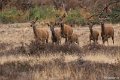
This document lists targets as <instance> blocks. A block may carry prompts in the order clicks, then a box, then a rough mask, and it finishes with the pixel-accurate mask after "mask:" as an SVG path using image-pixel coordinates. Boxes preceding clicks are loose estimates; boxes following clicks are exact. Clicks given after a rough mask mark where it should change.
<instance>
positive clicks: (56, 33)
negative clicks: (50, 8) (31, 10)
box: [47, 23, 61, 45]
mask: <svg viewBox="0 0 120 80" xmlns="http://www.w3.org/2000/svg"><path fill="white" fill-rule="evenodd" d="M47 24H48V26H49V27H50V30H51V33H52V36H51V39H52V43H53V44H54V43H56V44H58V45H59V44H61V30H60V29H59V28H56V29H55V24H53V23H50V24H49V23H47Z"/></svg>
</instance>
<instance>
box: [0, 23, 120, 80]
mask: <svg viewBox="0 0 120 80" xmlns="http://www.w3.org/2000/svg"><path fill="white" fill-rule="evenodd" d="M114 28H115V45H113V44H112V40H110V44H109V46H105V45H102V44H101V43H102V42H101V38H99V44H97V45H96V46H94V45H93V44H92V45H90V44H89V42H88V41H89V40H88V39H89V38H88V36H89V29H88V28H87V27H80V28H77V27H76V28H74V31H75V32H77V33H79V34H80V35H81V36H80V39H79V40H80V45H77V44H71V45H69V44H64V39H63V40H62V45H59V46H58V45H54V46H53V45H52V44H51V43H49V44H47V45H44V46H41V45H39V44H38V43H37V42H34V38H33V32H32V28H30V27H29V24H28V23H25V24H12V25H11V24H9V25H0V36H1V37H0V80H106V79H105V78H107V77H108V78H109V77H115V78H116V79H115V80H119V79H120V60H119V59H120V34H119V33H120V32H119V30H120V28H119V27H117V26H116V25H115V26H114ZM95 29H97V30H98V31H100V28H99V27H95ZM49 42H51V40H50V39H49Z"/></svg>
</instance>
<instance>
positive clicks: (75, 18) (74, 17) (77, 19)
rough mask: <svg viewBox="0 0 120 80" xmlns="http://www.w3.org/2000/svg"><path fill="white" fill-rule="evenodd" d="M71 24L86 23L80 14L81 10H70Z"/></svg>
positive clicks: (69, 19) (68, 19)
mask: <svg viewBox="0 0 120 80" xmlns="http://www.w3.org/2000/svg"><path fill="white" fill-rule="evenodd" d="M66 21H67V22H68V23H70V24H77V25H79V24H82V25H83V24H84V19H83V18H82V16H81V15H80V10H71V11H69V12H68V16H67V20H66Z"/></svg>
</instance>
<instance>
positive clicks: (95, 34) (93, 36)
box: [89, 23, 99, 44]
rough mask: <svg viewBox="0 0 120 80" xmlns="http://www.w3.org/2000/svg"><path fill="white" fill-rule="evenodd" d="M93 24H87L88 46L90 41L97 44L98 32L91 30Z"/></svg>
mask: <svg viewBox="0 0 120 80" xmlns="http://www.w3.org/2000/svg"><path fill="white" fill-rule="evenodd" d="M92 27H93V24H92V23H90V24H89V30H90V35H89V40H90V44H91V40H93V41H94V43H98V37H99V32H98V31H96V30H93V28H92Z"/></svg>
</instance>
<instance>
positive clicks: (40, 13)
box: [29, 6, 56, 20]
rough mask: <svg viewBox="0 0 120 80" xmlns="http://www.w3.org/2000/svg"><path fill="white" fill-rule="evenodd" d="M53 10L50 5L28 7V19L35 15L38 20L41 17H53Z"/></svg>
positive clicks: (41, 18) (33, 17)
mask: <svg viewBox="0 0 120 80" xmlns="http://www.w3.org/2000/svg"><path fill="white" fill-rule="evenodd" d="M55 14H56V12H55V10H54V8H53V7H52V6H50V7H48V6H43V7H38V6H36V7H34V8H31V9H30V15H29V18H30V20H32V19H35V18H36V17H38V18H39V19H40V20H43V19H47V18H48V19H49V18H53V17H55Z"/></svg>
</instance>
